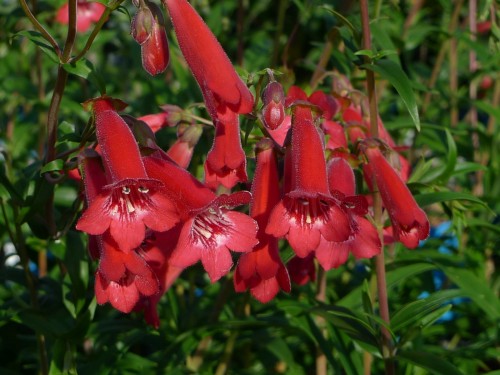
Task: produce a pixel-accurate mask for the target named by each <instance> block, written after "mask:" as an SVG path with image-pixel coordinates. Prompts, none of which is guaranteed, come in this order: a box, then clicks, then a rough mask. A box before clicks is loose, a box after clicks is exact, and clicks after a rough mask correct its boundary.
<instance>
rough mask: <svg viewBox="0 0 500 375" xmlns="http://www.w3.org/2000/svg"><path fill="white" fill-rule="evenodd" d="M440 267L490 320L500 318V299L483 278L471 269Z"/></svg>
mask: <svg viewBox="0 0 500 375" xmlns="http://www.w3.org/2000/svg"><path fill="white" fill-rule="evenodd" d="M441 269H442V270H443V272H444V273H445V274H446V276H448V278H449V279H450V280H451V281H453V283H455V284H456V285H457V286H458V287H459V288H460V289H461V290H462V291H463V292H464V294H465V296H467V297H469V298H470V299H471V300H473V301H474V303H476V305H478V306H479V307H480V308H481V309H482V310H483V311H484V312H485V313H486V314H487V315H488V316H489V317H490V318H491V319H492V320H494V321H498V320H499V319H500V300H499V299H498V296H497V295H496V294H495V293H494V292H493V291H492V289H491V288H490V287H489V286H488V282H487V281H486V280H485V279H480V278H479V277H477V276H476V275H475V274H473V273H472V272H471V271H469V270H466V269H462V268H456V267H447V266H441Z"/></svg>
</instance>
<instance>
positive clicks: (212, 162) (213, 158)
mask: <svg viewBox="0 0 500 375" xmlns="http://www.w3.org/2000/svg"><path fill="white" fill-rule="evenodd" d="M247 179H248V177H247V172H246V156H245V152H244V151H243V149H242V147H241V138H240V124H239V120H238V115H237V114H236V113H233V112H231V111H227V112H226V113H225V114H223V115H218V117H217V118H216V119H215V138H214V143H213V146H212V149H211V150H210V151H209V152H208V155H207V160H206V162H205V183H206V185H207V186H209V187H210V188H212V189H216V188H217V187H218V186H219V184H222V185H224V186H225V187H227V188H228V189H231V188H232V187H234V185H236V184H237V183H238V182H245V181H247Z"/></svg>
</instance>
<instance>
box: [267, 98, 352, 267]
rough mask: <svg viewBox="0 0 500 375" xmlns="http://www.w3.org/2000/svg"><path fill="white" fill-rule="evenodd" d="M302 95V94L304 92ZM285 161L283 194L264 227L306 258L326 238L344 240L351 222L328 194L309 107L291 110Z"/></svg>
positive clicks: (323, 166)
mask: <svg viewBox="0 0 500 375" xmlns="http://www.w3.org/2000/svg"><path fill="white" fill-rule="evenodd" d="M304 95H305V94H304ZM289 147H291V149H290V150H289V155H290V157H288V158H287V159H286V161H285V163H287V162H288V167H287V166H285V174H286V175H285V179H286V180H288V181H289V182H287V181H285V185H286V189H287V190H288V189H289V191H287V190H285V192H286V193H285V196H284V197H283V199H282V200H281V201H280V202H279V203H278V204H277V205H276V207H275V208H274V210H273V212H272V213H271V216H270V218H269V223H268V225H267V228H266V232H267V233H269V234H272V235H274V236H275V237H283V236H286V238H287V240H288V242H289V243H290V246H291V247H292V248H293V249H294V251H295V253H296V254H297V255H298V256H299V257H302V258H304V257H306V256H307V255H309V254H310V253H311V252H313V251H314V250H316V248H317V247H318V246H319V243H320V239H321V237H324V238H325V239H326V240H327V241H337V242H341V241H345V240H346V239H347V238H349V235H350V231H351V229H350V223H349V220H348V217H347V215H346V214H345V212H344V211H343V210H342V208H341V207H340V203H339V202H338V200H337V199H336V198H335V197H333V196H332V195H331V194H330V191H329V190H328V181H327V174H326V162H325V156H324V151H323V150H324V149H323V144H322V140H321V137H320V134H319V132H318V130H317V129H316V127H315V125H314V123H313V119H312V113H311V109H310V108H309V107H308V106H301V105H297V106H295V108H294V109H293V119H292V142H291V145H290V146H289Z"/></svg>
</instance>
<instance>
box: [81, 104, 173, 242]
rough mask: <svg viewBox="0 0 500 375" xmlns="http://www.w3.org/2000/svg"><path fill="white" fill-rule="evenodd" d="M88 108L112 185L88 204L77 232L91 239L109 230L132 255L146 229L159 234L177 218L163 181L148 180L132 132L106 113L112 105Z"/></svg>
mask: <svg viewBox="0 0 500 375" xmlns="http://www.w3.org/2000/svg"><path fill="white" fill-rule="evenodd" d="M90 105H91V106H92V108H93V112H94V113H93V114H94V118H95V125H96V134H97V141H98V143H99V145H100V150H101V153H102V158H103V160H104V166H105V168H106V171H107V172H108V174H109V180H110V182H111V184H109V185H107V186H105V187H104V188H103V189H102V191H101V192H100V193H99V194H98V195H97V196H96V197H95V198H94V199H93V200H92V202H90V203H89V206H88V208H87V210H86V211H85V212H84V213H83V215H82V217H81V218H80V220H79V221H78V223H77V225H76V228H77V229H78V230H82V231H84V232H87V233H89V234H93V235H98V234H103V233H104V232H105V231H106V230H108V228H109V230H110V234H111V236H112V237H113V239H114V240H115V241H116V242H117V243H118V246H119V247H120V249H122V250H123V251H130V250H132V249H134V248H136V247H137V246H139V245H140V244H141V242H142V240H143V239H144V236H145V226H146V227H148V228H151V229H153V230H155V231H158V232H162V231H165V230H168V229H170V228H171V227H172V226H173V225H174V224H175V223H176V222H177V221H178V215H177V212H176V210H175V206H174V204H173V203H172V201H171V199H170V197H168V196H167V195H166V193H165V191H164V190H163V186H162V183H161V182H160V181H157V180H153V179H150V178H149V177H148V176H147V174H146V170H145V169H144V165H143V163H142V159H141V157H140V153H139V148H138V146H137V143H136V142H135V139H134V137H133V135H132V132H131V130H130V128H129V127H128V126H127V124H126V123H125V121H124V120H123V119H122V118H121V117H120V116H119V115H118V114H117V113H116V112H115V111H114V110H111V109H110V108H112V106H113V101H112V100H111V99H109V98H98V99H95V100H94V101H93V102H91V103H90Z"/></svg>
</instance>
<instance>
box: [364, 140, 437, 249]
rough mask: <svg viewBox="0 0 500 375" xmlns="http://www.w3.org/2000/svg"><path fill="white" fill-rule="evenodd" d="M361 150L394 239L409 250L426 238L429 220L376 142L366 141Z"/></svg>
mask: <svg viewBox="0 0 500 375" xmlns="http://www.w3.org/2000/svg"><path fill="white" fill-rule="evenodd" d="M361 147H362V151H363V153H364V154H365V156H366V158H367V159H368V164H367V165H366V166H365V167H366V169H367V171H368V174H369V175H372V176H374V178H375V181H376V182H377V188H378V190H379V191H380V195H381V197H382V201H383V203H384V207H385V208H386V210H387V212H388V214H389V218H390V219H391V222H392V229H393V235H394V239H395V240H396V241H399V242H401V243H402V244H403V245H405V246H406V247H408V248H410V249H413V248H415V247H417V246H418V244H419V241H421V240H424V239H426V238H427V237H428V236H429V230H430V226H429V220H428V219H427V215H426V214H425V212H424V211H423V210H422V209H421V208H420V207H419V206H418V205H417V202H415V198H413V195H412V194H411V193H410V190H409V189H408V187H407V186H406V184H405V183H404V181H403V180H402V179H401V177H400V176H399V174H398V173H397V172H396V170H395V169H394V168H393V167H392V166H391V165H390V164H389V162H388V161H387V160H386V159H385V157H384V155H383V154H382V151H381V150H380V148H379V143H378V142H374V141H370V140H367V141H366V142H364V143H363V144H362V146H361Z"/></svg>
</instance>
